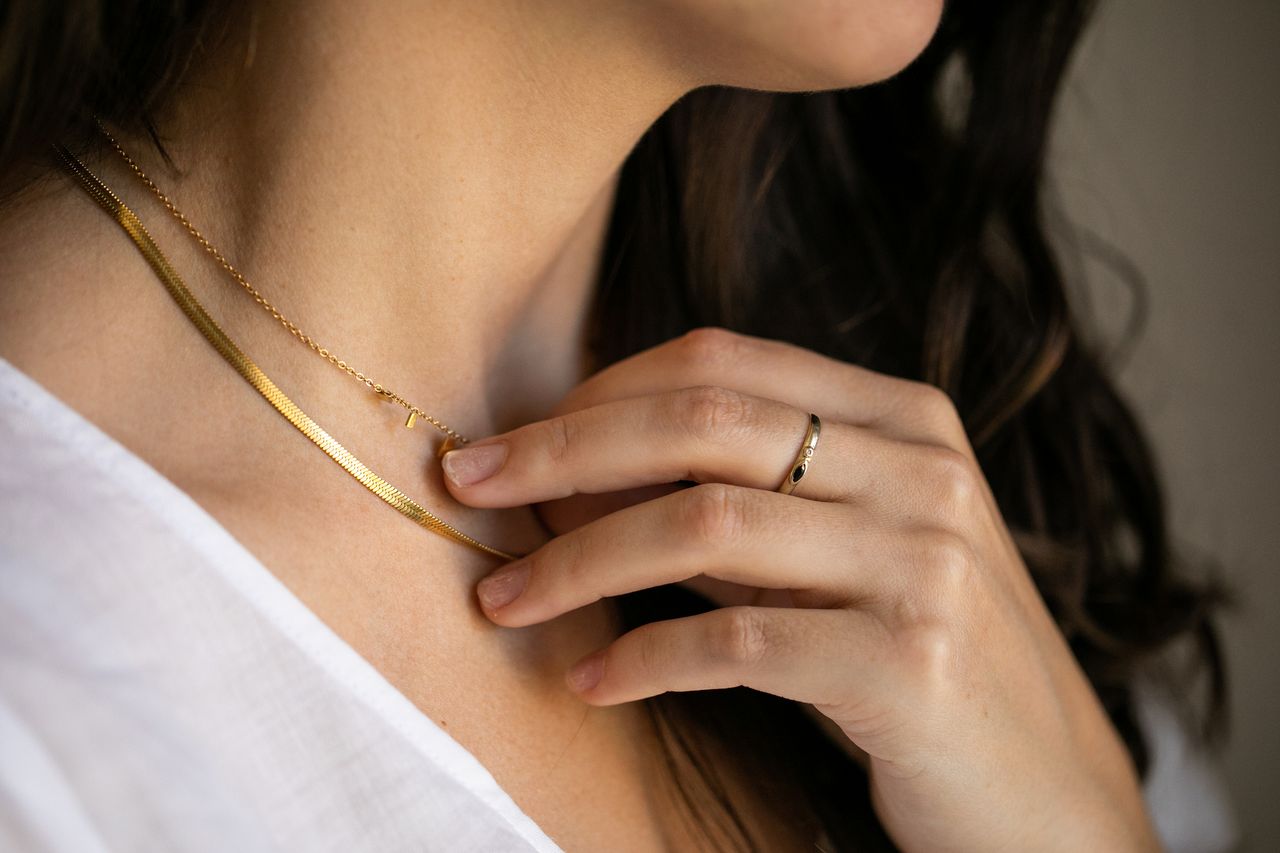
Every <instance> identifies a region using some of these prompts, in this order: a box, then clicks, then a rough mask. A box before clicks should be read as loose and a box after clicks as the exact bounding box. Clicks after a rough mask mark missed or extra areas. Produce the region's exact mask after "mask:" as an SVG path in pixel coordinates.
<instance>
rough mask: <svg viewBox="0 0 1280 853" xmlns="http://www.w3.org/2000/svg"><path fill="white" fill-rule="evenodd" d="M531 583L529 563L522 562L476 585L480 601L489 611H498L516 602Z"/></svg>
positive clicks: (500, 570)
mask: <svg viewBox="0 0 1280 853" xmlns="http://www.w3.org/2000/svg"><path fill="white" fill-rule="evenodd" d="M528 582H529V563H528V561H526V560H521V561H520V562H518V563H512V564H511V565H509V566H503V567H502V568H500V569H498V570H497V571H496V572H494V573H493V574H491V575H489V576H488V577H487V578H485V579H484V580H482V581H480V583H478V584H476V592H477V593H479V595H480V601H481V602H483V603H484V606H485V607H486V608H488V609H489V610H497V609H498V608H499V607H502V606H503V605H504V604H510V603H511V602H513V601H515V600H516V596H518V595H519V594H520V593H522V592H524V588H525V585H526V584H527V583H528Z"/></svg>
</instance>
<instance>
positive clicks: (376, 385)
mask: <svg viewBox="0 0 1280 853" xmlns="http://www.w3.org/2000/svg"><path fill="white" fill-rule="evenodd" d="M94 121H95V122H97V125H98V130H100V131H102V135H103V136H105V137H106V138H107V141H108V142H110V143H111V146H112V147H113V148H115V150H116V152H117V153H119V155H120V156H121V157H123V158H124V161H125V163H127V164H128V165H129V168H130V169H132V170H133V173H134V174H135V175H137V176H138V179H139V180H140V181H142V183H143V184H144V185H145V186H146V187H147V188H148V189H150V190H151V192H152V193H154V194H155V196H156V198H158V199H159V200H160V203H161V204H163V205H164V206H165V208H166V209H167V210H168V211H169V212H170V213H172V214H173V216H174V218H175V219H177V220H178V221H179V222H181V223H182V227H183V228H186V229H187V233H189V234H190V235H191V236H192V237H194V238H195V240H196V242H197V243H199V244H200V245H201V247H203V248H204V250H205V251H206V252H208V253H209V254H210V255H212V256H213V258H214V260H216V261H217V262H218V263H219V264H220V265H221V266H222V268H223V269H225V270H226V271H227V273H228V274H229V275H230V276H231V277H232V278H234V279H235V280H236V281H238V282H239V283H240V285H241V286H242V287H244V289H245V290H247V291H249V295H250V296H252V297H253V300H254V301H255V302H257V303H258V304H259V305H261V306H262V307H263V308H264V309H266V311H267V312H268V313H269V314H271V316H272V317H275V318H276V319H277V320H279V321H280V323H281V324H282V325H283V326H284V327H285V328H286V329H288V330H289V332H290V333H291V334H292V335H293V336H294V337H295V338H297V339H298V340H300V341H302V342H303V343H304V344H306V345H307V346H308V347H309V348H311V349H312V350H313V351H314V352H316V353H318V354H319V355H321V356H323V357H324V359H325V360H326V361H328V362H329V363H330V364H332V365H333V366H334V367H337V368H340V369H341V370H343V371H344V372H346V373H347V374H349V375H351V376H353V377H355V378H356V379H358V380H360V381H361V382H363V383H364V384H365V385H367V386H368V387H369V388H370V389H371V390H372V391H373V392H374V393H375V394H378V395H380V396H381V397H383V398H384V399H386V400H389V401H390V402H393V403H398V404H399V405H401V406H403V407H404V408H405V409H407V410H408V412H409V417H408V418H407V419H406V420H405V422H404V425H405V426H406V427H407V428H409V429H413V424H414V421H415V420H417V419H418V418H419V417H421V418H422V419H423V420H424V421H427V422H428V423H430V424H431V425H432V426H434V427H436V428H437V429H439V430H440V431H441V432H443V433H444V434H445V435H446V436H448V437H447V438H446V439H445V440H444V441H443V442H441V444H440V446H439V447H438V448H437V449H436V458H437V459H438V458H440V457H441V456H443V455H444V454H445V452H446V451H448V450H450V449H451V448H452V447H453V442H455V441H456V442H457V443H458V444H459V445H463V444H466V443H467V442H468V441H469V440H470V439H467V438H465V437H464V436H462V435H460V434H458V433H457V432H455V431H454V430H452V429H450V428H449V427H448V426H446V425H445V424H443V423H441V422H440V421H439V420H437V419H436V418H433V417H432V416H431V415H428V414H427V413H426V412H424V411H422V409H419V408H418V407H417V406H415V405H413V404H412V403H410V402H409V401H408V400H406V399H404V398H403V397H401V396H400V395H399V394H397V393H395V392H394V391H392V390H391V389H390V388H387V387H386V386H385V385H383V384H382V383H380V382H374V381H373V380H372V379H370V378H369V377H367V376H365V375H364V374H363V373H361V372H360V371H358V370H356V369H355V368H354V367H351V366H350V365H348V364H347V363H346V361H344V360H343V359H340V358H338V357H337V356H336V355H334V354H333V353H332V352H330V351H329V350H328V348H326V347H322V346H320V345H319V344H318V343H316V342H315V340H314V339H313V338H312V337H311V336H310V335H308V334H307V333H306V332H304V331H302V330H301V329H299V328H298V327H297V326H296V325H295V324H294V323H293V322H292V321H290V320H288V319H287V318H286V317H285V316H284V315H283V314H281V313H280V312H279V311H278V310H277V309H276V307H275V306H274V305H272V304H271V303H270V302H268V301H267V298H266V297H265V296H263V295H262V294H261V293H259V292H258V291H257V289H255V288H254V286H253V285H251V284H249V282H248V280H247V279H246V278H245V277H244V276H243V275H242V274H241V273H240V271H239V270H238V269H236V268H235V267H233V266H232V265H231V262H230V261H228V260H227V259H226V258H225V257H223V255H222V253H221V252H219V251H218V250H217V249H216V248H214V246H213V244H212V243H210V242H209V241H208V240H206V239H205V236H204V235H203V234H201V233H200V232H199V230H197V229H196V227H195V226H194V225H192V224H191V220H189V219H187V217H186V216H184V215H183V213H182V211H180V210H178V208H177V206H176V205H175V204H174V203H173V202H172V201H170V200H169V197H168V196H167V195H165V194H164V193H163V192H162V191H161V190H160V188H159V187H158V186H156V184H155V181H153V180H151V179H150V178H148V177H147V174H146V172H144V171H142V168H141V167H140V166H139V165H138V164H137V163H135V162H134V161H133V158H132V157H130V156H129V155H128V153H127V152H126V151H125V150H124V146H122V145H121V144H120V143H119V142H118V141H116V138H115V137H114V136H112V135H111V132H110V131H109V130H107V126H106V125H105V124H103V123H102V119H100V118H98V117H97V116H94Z"/></svg>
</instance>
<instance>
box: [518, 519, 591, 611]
mask: <svg viewBox="0 0 1280 853" xmlns="http://www.w3.org/2000/svg"><path fill="white" fill-rule="evenodd" d="M581 530H582V528H579V529H578V531H579V532H575V533H570V534H568V535H565V536H561V537H559V538H557V539H553V540H551V543H550V544H549V545H548V546H547V547H546V548H540V549H538V550H537V551H535V552H534V553H533V554H531V555H530V556H529V583H530V586H532V585H533V580H534V578H539V579H540V580H541V584H540V585H539V586H540V587H544V588H551V589H554V588H559V589H562V590H569V589H572V590H579V591H581V590H593V593H592V601H595V600H597V599H598V598H600V596H599V594H597V593H595V592H594V588H595V587H596V584H595V583H592V579H591V578H590V577H589V571H588V566H587V548H586V543H585V542H584V541H583V534H582V533H581V532H580V531H581ZM551 567H554V568H553V569H552V568H551ZM549 569H550V570H549ZM545 591H549V589H548V590H545Z"/></svg>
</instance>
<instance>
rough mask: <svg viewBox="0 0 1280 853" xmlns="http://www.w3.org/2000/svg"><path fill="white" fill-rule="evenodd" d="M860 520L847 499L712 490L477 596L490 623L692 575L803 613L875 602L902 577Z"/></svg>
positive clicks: (545, 552) (579, 536) (615, 528)
mask: <svg viewBox="0 0 1280 853" xmlns="http://www.w3.org/2000/svg"><path fill="white" fill-rule="evenodd" d="M862 515H863V513H861V511H859V510H858V509H856V508H854V507H851V506H848V505H845V504H835V503H826V502H823V501H808V500H801V499H796V498H794V497H792V496H787V495H780V494H777V493H774V492H764V491H759V490H756V489H744V488H741V487H736V486H726V485H724V484H721V483H709V484H706V485H700V486H696V487H694V488H691V489H685V490H683V491H680V492H677V493H674V494H670V495H666V496H664V497H661V498H656V499H654V500H651V501H646V502H644V503H641V504H636V505H634V506H631V507H627V508H626V509H622V510H619V511H617V512H614V513H611V514H609V515H606V516H604V517H602V518H599V519H597V520H595V521H593V522H591V523H589V524H586V525H584V526H582V527H580V528H577V529H576V530H573V531H571V532H569V533H567V534H565V535H563V536H559V537H556V538H555V539H553V540H551V541H550V542H547V543H546V544H545V545H543V546H542V547H541V548H539V549H537V550H536V551H534V552H533V553H531V554H529V555H527V556H526V557H524V558H523V559H521V560H518V561H516V562H515V563H511V564H509V565H507V566H504V567H502V568H500V569H498V570H496V571H495V572H494V573H492V574H491V575H489V576H488V577H487V578H485V579H484V580H482V581H481V582H480V583H479V584H478V585H477V596H478V598H479V600H480V604H481V607H482V609H483V610H484V611H485V613H486V615H488V616H489V618H491V619H492V620H493V621H495V622H497V623H498V624H500V625H506V626H511V627H516V626H524V625H531V624H534V623H536V622H542V621H545V620H548V619H551V618H554V617H556V616H558V615H560V614H562V613H566V612H568V611H570V610H573V609H575V608H578V607H582V606H584V605H587V604H590V603H592V602H594V601H597V600H599V599H601V598H603V597H606V596H614V595H621V594H623V593H627V592H634V591H636V590H640V589H647V588H649V587H654V586H660V585H663V584H669V583H677V582H680V581H685V580H689V579H692V578H696V577H698V576H700V575H704V576H706V577H709V578H714V579H717V580H722V581H727V582H729V583H733V584H741V585H749V586H752V587H759V588H764V589H787V590H791V601H792V602H794V603H796V604H799V605H801V606H804V607H837V606H843V605H845V604H848V603H850V602H852V601H854V600H860V601H867V600H874V599H875V598H877V597H878V596H880V595H882V594H885V593H887V591H888V590H889V589H891V588H892V587H894V586H896V585H897V584H898V583H899V581H900V578H894V577H891V576H889V575H888V574H887V573H886V572H884V571H883V568H884V567H883V566H882V565H880V562H881V561H883V560H885V559H888V558H892V556H893V549H892V547H889V546H887V544H886V543H885V542H884V541H883V540H884V539H885V536H884V535H883V534H881V533H880V532H878V531H876V530H874V529H868V528H869V525H868V524H867V523H866V520H865V518H862ZM718 603H728V602H727V601H726V602H718Z"/></svg>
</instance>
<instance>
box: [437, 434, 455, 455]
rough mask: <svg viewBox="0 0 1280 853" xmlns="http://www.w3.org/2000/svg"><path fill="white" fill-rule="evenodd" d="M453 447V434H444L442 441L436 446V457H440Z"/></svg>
mask: <svg viewBox="0 0 1280 853" xmlns="http://www.w3.org/2000/svg"><path fill="white" fill-rule="evenodd" d="M453 448H454V443H453V436H451V435H447V436H445V438H444V441H442V442H440V446H439V447H437V448H436V458H437V459H440V458H441V457H443V456H444V455H445V454H446V453H448V452H449V451H450V450H453Z"/></svg>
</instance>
